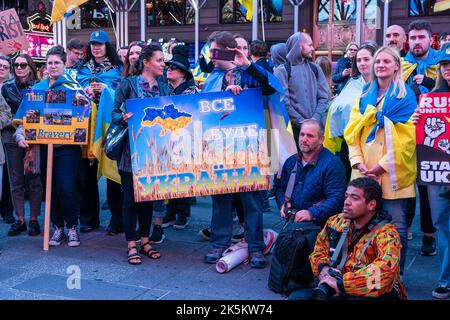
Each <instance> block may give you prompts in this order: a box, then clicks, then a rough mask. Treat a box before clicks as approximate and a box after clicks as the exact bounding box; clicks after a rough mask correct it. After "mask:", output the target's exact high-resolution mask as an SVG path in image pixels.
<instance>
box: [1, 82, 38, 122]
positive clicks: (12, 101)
mask: <svg viewBox="0 0 450 320" xmlns="http://www.w3.org/2000/svg"><path fill="white" fill-rule="evenodd" d="M33 85H34V81H28V82H27V83H19V84H17V82H16V80H15V79H9V80H6V81H5V82H4V83H3V86H2V96H3V98H5V101H6V103H7V104H8V105H9V107H10V108H11V114H12V116H13V118H14V115H15V114H16V112H17V109H19V106H20V103H21V102H22V91H23V90H27V89H31V87H32V86H33ZM5 129H6V130H13V131H14V130H15V129H14V128H13V127H12V126H11V125H9V126H7V127H5Z"/></svg>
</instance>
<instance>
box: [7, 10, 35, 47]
mask: <svg viewBox="0 0 450 320" xmlns="http://www.w3.org/2000/svg"><path fill="white" fill-rule="evenodd" d="M29 45H30V44H29V43H28V41H27V36H26V34H25V32H24V31H23V28H22V24H21V23H20V20H19V17H18V16H17V13H16V10H15V9H9V10H5V11H1V12H0V53H1V54H5V55H7V54H10V53H14V52H18V51H21V50H26V49H27V48H28V46H29Z"/></svg>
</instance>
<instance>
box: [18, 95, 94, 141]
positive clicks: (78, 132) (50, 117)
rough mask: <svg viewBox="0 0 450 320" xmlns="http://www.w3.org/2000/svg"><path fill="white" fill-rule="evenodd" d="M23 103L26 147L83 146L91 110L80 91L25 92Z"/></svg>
mask: <svg viewBox="0 0 450 320" xmlns="http://www.w3.org/2000/svg"><path fill="white" fill-rule="evenodd" d="M23 102H24V104H23V106H22V107H23V122H22V124H23V131H24V136H25V140H26V141H27V142H28V143H37V144H87V142H88V141H87V140H88V127H89V115H90V113H91V107H90V101H89V100H88V99H87V98H86V96H85V95H84V93H83V91H66V90H28V91H25V93H24V100H23Z"/></svg>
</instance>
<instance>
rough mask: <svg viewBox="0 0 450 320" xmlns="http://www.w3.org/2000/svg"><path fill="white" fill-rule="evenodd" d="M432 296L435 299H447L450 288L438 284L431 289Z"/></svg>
mask: <svg viewBox="0 0 450 320" xmlns="http://www.w3.org/2000/svg"><path fill="white" fill-rule="evenodd" d="M433 297H434V298H437V299H447V298H448V297H450V288H449V287H447V286H439V287H437V288H436V289H434V290H433Z"/></svg>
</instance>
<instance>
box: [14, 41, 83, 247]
mask: <svg viewBox="0 0 450 320" xmlns="http://www.w3.org/2000/svg"><path fill="white" fill-rule="evenodd" d="M66 61H67V56H66V53H65V51H64V48H63V47H61V46H57V47H52V48H50V50H49V51H48V53H47V58H46V62H47V68H48V73H49V76H48V78H46V79H44V80H42V81H40V82H38V83H36V84H35V85H34V86H33V87H32V89H33V90H71V91H75V90H78V91H79V92H82V93H83V88H82V87H81V86H80V84H79V83H78V82H77V81H76V80H75V79H73V78H72V77H71V76H70V75H68V74H66V73H65V67H66V66H65V64H66ZM86 101H87V99H86ZM22 110H23V109H22V106H20V107H19V110H18V111H17V114H16V116H15V119H14V121H13V124H14V125H18V124H21V122H22V121H21V120H22V119H23V111H22ZM21 131H22V130H21V126H19V128H18V130H17V133H16V140H17V141H18V143H19V145H23V146H24V147H29V145H28V144H27V142H26V141H25V139H24V137H23V135H22V132H21ZM44 154H46V153H44ZM80 166H81V147H80V146H78V145H54V153H53V180H52V198H51V212H50V214H51V221H52V224H53V226H54V228H55V230H54V233H53V236H52V237H51V239H50V242H49V245H51V246H59V245H60V244H61V243H62V242H64V241H66V240H67V236H66V235H65V233H64V226H66V227H67V229H68V245H69V246H70V247H76V246H79V245H80V238H79V236H78V231H77V225H78V210H79V203H78V188H77V182H78V175H79V168H80Z"/></svg>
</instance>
